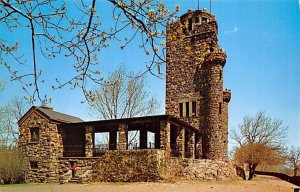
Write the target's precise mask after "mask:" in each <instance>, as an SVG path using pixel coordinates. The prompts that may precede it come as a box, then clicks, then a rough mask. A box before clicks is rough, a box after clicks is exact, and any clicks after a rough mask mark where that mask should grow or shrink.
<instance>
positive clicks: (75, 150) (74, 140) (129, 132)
mask: <svg viewBox="0 0 300 192" xmlns="http://www.w3.org/2000/svg"><path fill="white" fill-rule="evenodd" d="M60 128H61V135H62V143H63V156H64V157H98V156H102V155H103V154H105V152H106V151H108V150H139V149H161V150H166V152H167V153H168V155H170V156H172V157H181V158H197V159H199V158H202V135H201V133H200V131H199V130H197V129H196V128H194V127H192V126H190V125H189V124H187V123H185V122H183V121H181V120H179V119H177V118H175V117H173V116H168V115H159V116H147V117H137V118H127V119H116V120H103V121H90V122H80V123H72V124H63V125H60ZM98 135H105V137H103V138H102V141H101V142H99V141H97V137H98ZM103 141H105V142H103Z"/></svg>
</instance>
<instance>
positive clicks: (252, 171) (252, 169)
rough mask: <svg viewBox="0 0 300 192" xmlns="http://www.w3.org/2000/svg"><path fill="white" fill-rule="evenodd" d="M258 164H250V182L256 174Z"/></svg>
mask: <svg viewBox="0 0 300 192" xmlns="http://www.w3.org/2000/svg"><path fill="white" fill-rule="evenodd" d="M256 166H257V165H256V164H249V178H248V180H251V179H252V178H253V176H254V174H255V169H256Z"/></svg>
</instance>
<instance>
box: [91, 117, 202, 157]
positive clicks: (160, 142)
mask: <svg viewBox="0 0 300 192" xmlns="http://www.w3.org/2000/svg"><path fill="white" fill-rule="evenodd" d="M118 130H119V148H118V149H119V150H127V147H128V125H127V124H119V127H118ZM172 131H175V130H172ZM93 134H94V129H93V127H92V126H87V127H86V129H85V140H86V144H85V156H86V157H92V156H93ZM176 135H177V137H176V145H177V146H178V152H179V157H189V158H195V152H196V153H197V155H198V154H199V153H200V156H202V144H201V142H202V140H201V139H199V137H197V139H196V136H195V131H194V130H187V129H185V128H184V127H178V128H177V133H176ZM170 138H171V124H170V122H168V121H166V120H164V121H160V133H159V134H158V133H156V134H155V148H157V149H162V150H166V151H167V154H169V155H170V153H171V140H170ZM117 145H118V144H117V131H116V130H114V131H110V132H109V149H110V150H116V149H117ZM140 148H141V149H147V130H145V129H141V130H140ZM195 148H196V149H195Z"/></svg>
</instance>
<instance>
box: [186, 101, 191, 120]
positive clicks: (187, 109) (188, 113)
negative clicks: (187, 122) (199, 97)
mask: <svg viewBox="0 0 300 192" xmlns="http://www.w3.org/2000/svg"><path fill="white" fill-rule="evenodd" d="M185 113H186V115H185V116H186V117H189V116H190V103H189V102H186V103H185Z"/></svg>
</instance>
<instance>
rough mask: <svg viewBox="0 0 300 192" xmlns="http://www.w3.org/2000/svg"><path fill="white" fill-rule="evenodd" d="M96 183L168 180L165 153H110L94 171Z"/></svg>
mask: <svg viewBox="0 0 300 192" xmlns="http://www.w3.org/2000/svg"><path fill="white" fill-rule="evenodd" d="M92 174H93V181H96V182H102V181H105V182H141V181H158V180H161V179H164V178H166V176H167V175H168V174H167V171H166V162H165V153H164V151H162V150H132V151H129V150H122V151H117V150H116V151H108V152H106V153H105V155H103V156H102V157H101V158H99V160H98V161H97V162H96V164H95V166H94V169H93V173H92Z"/></svg>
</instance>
